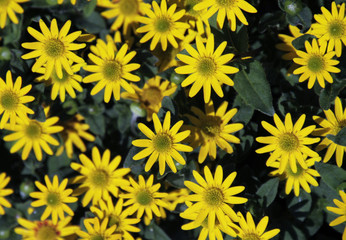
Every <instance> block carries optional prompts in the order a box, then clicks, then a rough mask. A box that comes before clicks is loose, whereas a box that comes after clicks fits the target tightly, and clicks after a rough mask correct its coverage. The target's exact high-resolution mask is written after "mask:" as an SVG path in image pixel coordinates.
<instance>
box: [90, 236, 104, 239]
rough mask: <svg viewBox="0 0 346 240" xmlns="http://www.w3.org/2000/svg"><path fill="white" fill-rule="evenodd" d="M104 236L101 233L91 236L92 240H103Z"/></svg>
mask: <svg viewBox="0 0 346 240" xmlns="http://www.w3.org/2000/svg"><path fill="white" fill-rule="evenodd" d="M103 239H104V238H103V237H102V236H101V235H95V236H92V237H91V240H103Z"/></svg>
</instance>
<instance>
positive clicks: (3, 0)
mask: <svg viewBox="0 0 346 240" xmlns="http://www.w3.org/2000/svg"><path fill="white" fill-rule="evenodd" d="M10 2H11V0H0V7H5V8H7V6H8V4H9V3H10Z"/></svg>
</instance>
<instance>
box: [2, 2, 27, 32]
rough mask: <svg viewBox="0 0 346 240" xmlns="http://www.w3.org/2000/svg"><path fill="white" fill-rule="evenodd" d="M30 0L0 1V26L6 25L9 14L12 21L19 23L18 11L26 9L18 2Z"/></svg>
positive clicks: (21, 11)
mask: <svg viewBox="0 0 346 240" xmlns="http://www.w3.org/2000/svg"><path fill="white" fill-rule="evenodd" d="M29 1H30V0H6V1H1V3H0V27H1V28H4V27H5V26H6V21H7V15H8V17H9V18H10V19H11V21H12V22H13V23H15V24H18V18H17V16H16V13H20V14H22V13H24V9H23V8H22V7H21V6H20V5H19V4H18V3H25V2H29Z"/></svg>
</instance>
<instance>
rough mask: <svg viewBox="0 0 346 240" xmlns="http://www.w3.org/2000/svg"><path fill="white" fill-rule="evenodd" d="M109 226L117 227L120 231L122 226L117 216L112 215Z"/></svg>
mask: <svg viewBox="0 0 346 240" xmlns="http://www.w3.org/2000/svg"><path fill="white" fill-rule="evenodd" d="M108 225H109V226H113V225H117V228H116V229H119V226H120V218H119V216H117V215H111V216H110V218H109V223H108Z"/></svg>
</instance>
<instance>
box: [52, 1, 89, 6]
mask: <svg viewBox="0 0 346 240" xmlns="http://www.w3.org/2000/svg"><path fill="white" fill-rule="evenodd" d="M88 1H90V0H88ZM76 2H77V0H71V4H72V5H76ZM63 3H64V0H58V4H63Z"/></svg>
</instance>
